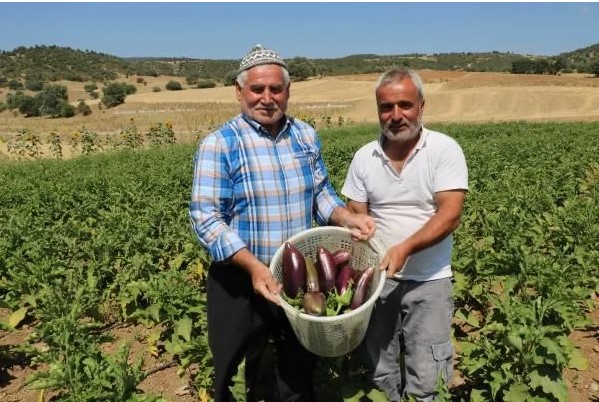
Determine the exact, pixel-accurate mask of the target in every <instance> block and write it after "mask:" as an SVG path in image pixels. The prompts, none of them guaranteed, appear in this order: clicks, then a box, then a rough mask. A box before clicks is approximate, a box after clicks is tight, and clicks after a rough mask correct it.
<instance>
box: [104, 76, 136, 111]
mask: <svg viewBox="0 0 599 402" xmlns="http://www.w3.org/2000/svg"><path fill="white" fill-rule="evenodd" d="M135 91H137V89H136V88H135V86H134V85H130V84H127V83H125V82H109V83H107V84H106V86H104V88H102V93H103V94H104V96H102V101H101V102H102V104H104V106H106V107H108V108H110V107H115V106H118V105H120V104H122V103H125V98H126V97H127V95H130V94H132V93H135Z"/></svg>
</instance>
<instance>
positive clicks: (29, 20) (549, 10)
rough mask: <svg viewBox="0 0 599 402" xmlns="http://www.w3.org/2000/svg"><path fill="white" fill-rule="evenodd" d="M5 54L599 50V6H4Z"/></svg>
mask: <svg viewBox="0 0 599 402" xmlns="http://www.w3.org/2000/svg"><path fill="white" fill-rule="evenodd" d="M0 27H1V33H0V50H13V49H14V48H15V47H18V46H27V47H29V46H33V45H57V46H67V47H71V48H74V49H80V50H93V51H96V52H101V53H107V54H111V55H115V56H120V57H138V56H154V57H192V58H203V59H240V58H241V57H243V56H244V55H245V54H246V53H247V52H248V51H249V50H250V48H251V47H252V46H253V45H254V44H256V43H261V44H263V45H265V46H266V47H269V48H273V49H275V50H277V51H278V52H279V53H280V54H281V56H282V57H284V58H292V57H296V56H303V57H309V58H336V57H343V56H348V55H352V54H359V53H374V54H378V55H399V54H407V53H425V54H432V53H445V52H483V51H493V50H497V51H502V52H508V51H509V52H514V53H520V54H534V55H547V56H553V55H557V54H559V53H562V52H568V51H571V50H575V49H579V48H582V47H586V46H589V45H592V44H596V43H599V3H554V2H533V3H520V2H500V3H488V2H480V3H478V2H475V3H471V2H466V3H445V2H442V3H403V2H383V3H365V2H364V3H361V2H349V3H346V2H332V3H317V2H303V3H285V2H282V3H268V2H262V3H252V2H241V3H229V2H226V3H190V2H183V3H160V2H131V3H121V2H105V3H89V2H67V3H51V2H48V3H46V2H43V3H0Z"/></svg>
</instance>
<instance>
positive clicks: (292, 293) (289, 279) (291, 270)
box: [282, 242, 306, 299]
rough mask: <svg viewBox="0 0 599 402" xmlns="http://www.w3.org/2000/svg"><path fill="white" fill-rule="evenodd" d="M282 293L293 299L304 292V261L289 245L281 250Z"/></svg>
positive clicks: (297, 251) (299, 253)
mask: <svg viewBox="0 0 599 402" xmlns="http://www.w3.org/2000/svg"><path fill="white" fill-rule="evenodd" d="M282 268H283V291H284V292H285V295H287V297H290V298H292V299H295V297H296V296H297V294H298V293H299V292H300V290H301V291H305V290H306V287H305V286H306V259H305V258H304V255H303V254H302V253H301V251H299V250H298V249H297V248H295V247H294V246H293V245H291V243H289V242H286V243H285V246H284V248H283V267H282Z"/></svg>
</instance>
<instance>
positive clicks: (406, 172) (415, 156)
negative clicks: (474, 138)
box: [341, 128, 468, 281]
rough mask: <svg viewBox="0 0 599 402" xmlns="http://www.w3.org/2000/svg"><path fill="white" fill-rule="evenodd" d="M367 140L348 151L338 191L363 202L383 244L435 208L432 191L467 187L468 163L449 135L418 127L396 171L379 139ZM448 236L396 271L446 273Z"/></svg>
mask: <svg viewBox="0 0 599 402" xmlns="http://www.w3.org/2000/svg"><path fill="white" fill-rule="evenodd" d="M383 138H384V137H383V134H381V137H379V139H378V141H372V142H370V143H368V144H366V145H364V146H363V147H362V148H360V149H359V150H358V151H357V152H356V154H355V155H354V157H353V160H352V162H351V165H350V167H349V171H348V173H347V177H346V179H345V183H344V185H343V188H342V190H341V193H342V194H343V195H345V196H346V197H348V198H349V199H351V200H354V201H357V202H367V203H368V204H369V205H368V208H369V213H370V215H371V216H372V217H373V219H374V220H375V222H376V224H377V227H376V233H375V237H377V238H378V239H379V240H380V241H381V242H382V243H383V245H384V246H385V248H386V249H389V248H390V247H392V246H395V245H396V244H398V243H401V242H402V241H403V240H405V239H406V238H408V237H409V236H411V235H412V234H413V233H414V232H416V231H417V230H418V229H420V228H421V227H422V226H423V225H424V224H425V223H426V222H427V221H428V220H429V219H430V218H431V216H433V215H434V214H435V212H436V210H437V204H436V202H435V198H434V196H435V193H436V192H439V191H447V190H456V189H464V190H467V189H468V169H467V166H466V159H465V157H464V153H463V151H462V148H461V147H460V145H459V144H458V143H457V142H456V141H455V140H454V139H453V138H451V137H449V136H447V135H445V134H442V133H439V132H436V131H431V130H428V129H426V128H423V129H422V134H421V137H420V141H419V142H418V144H417V145H416V147H415V149H414V151H413V152H412V154H411V155H410V156H409V157H408V160H407V161H406V162H405V163H404V166H403V169H402V170H401V173H399V174H398V173H397V172H396V171H395V169H393V167H392V166H391V162H390V160H389V158H388V157H387V155H385V153H384V152H383V149H382V147H381V141H382V139H383ZM452 245H453V236H452V235H449V236H447V237H446V238H445V239H444V240H442V241H441V242H439V243H437V244H435V245H433V246H431V247H429V248H427V249H424V250H421V251H419V252H417V253H414V254H413V255H412V256H410V257H409V258H408V260H407V262H406V264H405V266H404V269H403V270H402V271H401V272H399V273H396V277H397V278H399V279H404V280H414V281H429V280H434V279H440V278H447V277H451V276H452V272H451V250H452Z"/></svg>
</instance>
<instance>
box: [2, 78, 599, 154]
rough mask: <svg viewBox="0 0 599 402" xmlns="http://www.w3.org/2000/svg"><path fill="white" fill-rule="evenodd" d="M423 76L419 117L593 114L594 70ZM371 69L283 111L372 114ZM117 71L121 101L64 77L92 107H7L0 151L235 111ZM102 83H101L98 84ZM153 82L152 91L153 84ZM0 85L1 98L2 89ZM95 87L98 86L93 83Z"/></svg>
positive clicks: (318, 82) (191, 91)
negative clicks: (76, 110) (22, 134)
mask: <svg viewBox="0 0 599 402" xmlns="http://www.w3.org/2000/svg"><path fill="white" fill-rule="evenodd" d="M419 72H420V74H421V76H422V78H423V80H424V83H425V98H426V106H425V116H424V120H425V123H426V122H429V123H430V122H498V121H514V120H516V121H517V120H527V121H589V120H597V121H599V78H593V77H592V76H591V75H585V74H564V75H560V76H549V75H512V74H507V73H469V72H455V71H432V70H422V71H419ZM377 77H378V75H377V74H372V75H370V74H369V75H353V76H342V77H325V78H319V79H311V80H308V81H304V82H296V83H292V86H291V99H290V114H292V115H295V116H298V117H300V118H309V119H311V120H312V121H313V122H315V123H316V126H317V128H319V126H320V127H322V125H324V121H325V119H326V118H329V119H330V121H331V122H332V123H333V124H338V122H339V121H340V120H341V121H343V122H344V123H348V122H354V123H361V122H376V121H377V115H376V107H375V103H374V85H375V82H376V79H377ZM137 78H138V77H137V76H131V77H128V78H124V77H123V78H122V79H120V80H118V81H124V82H128V83H130V84H133V85H135V86H136V87H137V93H135V94H133V95H129V96H127V98H126V100H125V104H123V105H120V106H118V107H115V108H112V109H105V108H101V107H100V106H99V104H98V100H93V99H91V98H90V96H89V95H88V94H87V93H86V92H85V91H84V89H83V85H84V83H76V82H58V83H59V84H61V85H66V86H67V88H68V91H69V97H70V99H69V100H70V101H71V102H72V104H73V105H77V103H78V101H79V100H85V102H86V103H87V104H89V105H90V106H91V108H92V111H93V113H92V114H91V115H89V116H81V115H77V116H75V117H72V118H68V119H64V118H60V119H52V118H47V117H35V118H25V117H22V116H21V115H20V114H18V113H16V112H11V111H4V112H2V113H0V152H5V151H6V143H7V141H9V140H10V138H11V137H12V136H14V135H15V134H16V133H18V132H19V131H21V130H23V129H25V128H27V129H29V130H31V131H32V132H34V133H35V134H37V135H39V136H40V138H41V140H42V141H44V140H45V138H47V136H48V134H49V133H51V132H54V133H57V134H59V135H60V137H61V139H62V140H63V141H66V140H68V138H69V136H70V135H72V134H73V133H74V132H75V131H77V130H79V129H81V128H82V127H85V128H86V129H88V130H91V131H94V132H96V133H98V134H104V135H117V134H118V133H119V132H121V131H122V130H124V129H125V128H126V127H127V126H128V125H130V124H131V123H132V122H133V123H134V124H135V126H136V127H137V128H138V130H139V131H140V132H142V133H144V132H147V130H148V129H149V127H150V126H152V125H155V124H157V123H166V122H170V123H172V125H173V129H174V131H175V133H176V134H177V137H178V140H180V141H185V140H195V139H196V138H197V136H198V134H202V133H205V132H207V131H209V130H210V129H212V128H214V127H216V126H218V125H219V124H220V123H222V122H224V121H226V120H227V119H228V118H230V117H231V116H233V115H234V114H236V113H237V112H238V106H237V104H236V101H235V94H234V88H233V87H217V88H209V89H195V88H189V87H188V86H187V85H186V84H185V82H184V79H182V78H180V77H157V78H155V77H143V78H144V80H145V81H146V83H145V84H140V83H137ZM172 79H174V80H178V81H179V82H181V84H182V85H183V87H184V88H185V89H184V90H182V91H167V90H166V89H165V84H166V82H168V81H169V80H172ZM99 86H101V85H99ZM155 87H158V88H160V89H161V90H160V91H159V92H153V90H154V88H155ZM6 92H7V91H6V89H2V90H0V101H3V100H4V98H5V96H6ZM99 92H101V90H99Z"/></svg>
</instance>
